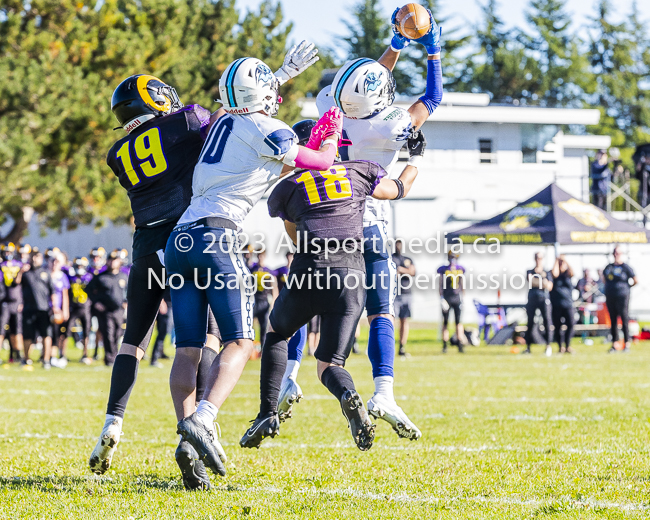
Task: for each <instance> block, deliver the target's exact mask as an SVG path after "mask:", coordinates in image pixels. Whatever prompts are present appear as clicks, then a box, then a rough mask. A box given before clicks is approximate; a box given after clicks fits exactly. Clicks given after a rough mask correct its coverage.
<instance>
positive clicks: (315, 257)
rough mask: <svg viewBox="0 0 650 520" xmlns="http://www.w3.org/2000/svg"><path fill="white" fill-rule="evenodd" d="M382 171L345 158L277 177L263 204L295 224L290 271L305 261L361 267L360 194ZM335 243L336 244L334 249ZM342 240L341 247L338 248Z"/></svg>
mask: <svg viewBox="0 0 650 520" xmlns="http://www.w3.org/2000/svg"><path fill="white" fill-rule="evenodd" d="M384 175H386V172H385V171H384V169H383V168H382V167H381V166H379V165H378V164H377V163H374V162H371V161H347V162H342V163H337V164H335V165H334V166H333V167H332V168H330V169H329V170H328V171H323V172H319V171H312V170H299V171H298V172H296V173H294V174H293V175H290V176H288V177H286V178H284V179H283V180H282V181H280V182H279V183H278V185H277V187H276V188H275V189H274V190H273V193H271V196H270V197H269V200H268V207H269V213H270V215H271V216H272V217H280V218H281V219H283V220H287V221H289V222H293V223H295V224H296V229H297V231H298V236H299V238H298V244H297V246H298V251H297V252H296V255H295V256H294V259H293V263H292V264H291V270H292V271H297V270H299V269H307V268H309V267H312V268H318V267H350V268H355V269H360V270H364V269H365V264H364V261H363V254H362V252H363V247H362V243H363V211H364V208H365V202H366V197H367V196H369V195H372V193H373V191H374V190H375V187H376V186H377V184H379V181H380V180H381V178H382V177H383V176H384ZM328 240H329V241H330V242H329V244H328V247H327V249H328V251H329V252H328V254H327V255H326V254H325V253H324V248H325V244H326V241H328ZM336 244H339V246H341V247H340V248H339V251H336V252H334V251H333V250H334V249H336V247H337V245H336ZM344 244H345V246H346V247H345V248H346V251H342V246H343V245H344Z"/></svg>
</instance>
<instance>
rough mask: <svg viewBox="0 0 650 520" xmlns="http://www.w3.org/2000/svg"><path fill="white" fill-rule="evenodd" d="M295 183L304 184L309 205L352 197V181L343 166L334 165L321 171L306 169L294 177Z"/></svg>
mask: <svg viewBox="0 0 650 520" xmlns="http://www.w3.org/2000/svg"><path fill="white" fill-rule="evenodd" d="M296 184H302V185H304V187H305V193H307V198H308V199H309V204H311V205H313V204H319V203H321V202H325V201H326V200H337V199H349V198H350V197H352V183H351V182H350V179H349V178H348V176H347V170H346V169H345V166H335V167H334V168H331V169H330V170H328V171H322V172H315V171H311V170H307V171H305V172H303V173H302V174H301V175H300V176H299V177H298V178H297V179H296ZM323 188H324V189H323ZM323 196H324V197H323Z"/></svg>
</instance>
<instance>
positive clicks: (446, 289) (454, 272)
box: [438, 264, 465, 298]
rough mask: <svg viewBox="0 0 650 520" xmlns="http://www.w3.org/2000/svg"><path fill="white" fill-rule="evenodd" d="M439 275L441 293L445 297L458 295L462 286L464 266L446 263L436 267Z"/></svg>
mask: <svg viewBox="0 0 650 520" xmlns="http://www.w3.org/2000/svg"><path fill="white" fill-rule="evenodd" d="M438 274H439V275H440V284H441V285H442V295H443V296H444V297H445V298H446V297H448V296H458V295H459V294H460V293H461V291H462V290H463V287H464V284H465V282H464V280H463V277H464V275H465V268H464V267H463V266H461V265H458V264H447V265H443V266H440V267H439V268H438Z"/></svg>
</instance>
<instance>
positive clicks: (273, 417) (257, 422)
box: [239, 412, 280, 449]
mask: <svg viewBox="0 0 650 520" xmlns="http://www.w3.org/2000/svg"><path fill="white" fill-rule="evenodd" d="M251 422H252V423H253V424H251V427H250V428H248V430H246V433H245V434H244V436H243V437H242V438H241V440H240V441H239V445H240V446H241V447H242V448H257V449H259V447H260V444H262V441H263V440H264V439H266V438H267V437H271V438H273V437H275V436H276V435H277V434H278V433H280V418H279V417H278V414H277V413H274V412H268V413H267V414H265V415H264V416H263V417H260V416H259V414H258V416H257V417H255V419H254V420H252V421H251Z"/></svg>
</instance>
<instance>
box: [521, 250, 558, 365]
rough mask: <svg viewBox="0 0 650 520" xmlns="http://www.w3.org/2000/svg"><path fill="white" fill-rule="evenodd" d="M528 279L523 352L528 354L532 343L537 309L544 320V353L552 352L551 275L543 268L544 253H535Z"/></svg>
mask: <svg viewBox="0 0 650 520" xmlns="http://www.w3.org/2000/svg"><path fill="white" fill-rule="evenodd" d="M526 279H527V280H528V303H527V304H526V314H527V316H528V325H527V327H526V350H524V352H523V353H524V354H530V352H531V351H530V346H531V345H532V344H533V329H534V328H535V313H536V312H537V309H539V311H540V312H541V313H542V320H543V321H544V339H545V341H546V355H547V356H550V355H552V354H553V351H552V349H551V300H550V299H549V291H550V290H551V289H552V288H553V277H552V275H551V273H550V272H547V271H546V270H545V269H544V255H543V254H542V253H540V252H537V253H535V267H534V268H533V269H529V270H528V271H527V272H526Z"/></svg>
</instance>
